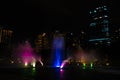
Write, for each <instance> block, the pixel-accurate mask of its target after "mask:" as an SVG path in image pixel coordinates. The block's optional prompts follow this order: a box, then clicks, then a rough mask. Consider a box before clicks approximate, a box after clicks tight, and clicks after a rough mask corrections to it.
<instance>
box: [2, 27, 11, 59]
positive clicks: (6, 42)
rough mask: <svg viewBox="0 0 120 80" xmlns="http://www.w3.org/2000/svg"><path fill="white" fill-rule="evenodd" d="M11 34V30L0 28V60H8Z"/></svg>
mask: <svg viewBox="0 0 120 80" xmlns="http://www.w3.org/2000/svg"><path fill="white" fill-rule="evenodd" d="M12 33H13V31H12V30H10V29H6V28H3V27H0V58H8V57H10V55H11V49H12Z"/></svg>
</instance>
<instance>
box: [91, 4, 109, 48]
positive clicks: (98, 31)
mask: <svg viewBox="0 0 120 80" xmlns="http://www.w3.org/2000/svg"><path fill="white" fill-rule="evenodd" d="M89 14H90V25H89V32H90V33H89V43H90V44H91V45H94V46H99V47H100V46H109V45H110V41H111V39H110V17H109V10H108V7H107V6H100V7H96V8H95V9H92V10H91V11H90V12H89Z"/></svg>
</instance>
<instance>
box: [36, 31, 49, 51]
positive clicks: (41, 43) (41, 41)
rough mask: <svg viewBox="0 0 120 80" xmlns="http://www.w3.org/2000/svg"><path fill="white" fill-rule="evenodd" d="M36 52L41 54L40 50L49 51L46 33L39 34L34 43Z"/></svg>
mask: <svg viewBox="0 0 120 80" xmlns="http://www.w3.org/2000/svg"><path fill="white" fill-rule="evenodd" d="M35 45H36V52H41V51H42V50H46V49H49V47H50V45H49V41H48V36H47V34H46V33H42V34H39V35H38V36H37V39H36V41H35Z"/></svg>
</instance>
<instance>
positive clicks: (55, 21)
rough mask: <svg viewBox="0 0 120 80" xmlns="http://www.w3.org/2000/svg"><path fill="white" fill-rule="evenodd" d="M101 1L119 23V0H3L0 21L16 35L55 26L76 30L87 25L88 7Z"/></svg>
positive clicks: (115, 21) (113, 19)
mask: <svg viewBox="0 0 120 80" xmlns="http://www.w3.org/2000/svg"><path fill="white" fill-rule="evenodd" d="M106 1H107V2H106ZM102 3H105V4H107V5H108V6H109V9H110V14H111V16H110V17H111V19H112V22H113V24H116V25H120V20H119V18H120V15H119V14H120V11H119V10H120V9H119V7H120V6H119V2H118V0H116V1H115V0H72V1H71V0H24V1H18V0H16V1H13V0H9V1H6V0H3V1H2V2H0V24H1V25H5V26H9V27H10V28H12V29H13V30H14V32H15V34H19V37H21V36H24V37H29V36H31V35H34V34H36V33H38V32H42V31H53V29H55V28H56V27H57V28H58V29H61V30H63V31H79V27H86V26H88V24H89V23H88V15H89V10H90V9H92V8H94V7H96V6H99V5H100V4H102ZM68 27H69V28H68Z"/></svg>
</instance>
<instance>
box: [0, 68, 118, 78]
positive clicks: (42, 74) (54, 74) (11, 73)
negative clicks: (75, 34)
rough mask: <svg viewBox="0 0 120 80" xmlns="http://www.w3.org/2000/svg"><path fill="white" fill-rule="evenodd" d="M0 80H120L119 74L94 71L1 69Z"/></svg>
mask: <svg viewBox="0 0 120 80" xmlns="http://www.w3.org/2000/svg"><path fill="white" fill-rule="evenodd" d="M0 75H1V77H0V80H8V79H9V80H90V79H92V80H120V75H119V74H111V73H105V72H102V71H101V70H100V71H97V70H94V69H89V70H87V69H73V68H72V69H60V68H40V69H37V68H36V69H35V68H24V69H0Z"/></svg>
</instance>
